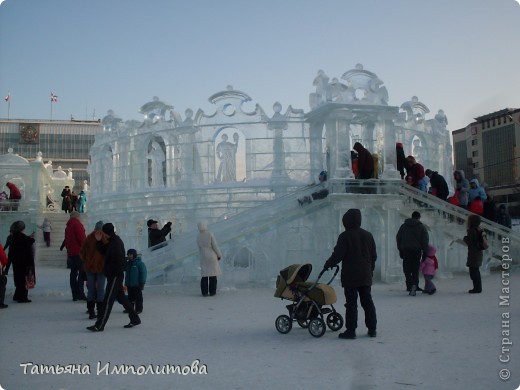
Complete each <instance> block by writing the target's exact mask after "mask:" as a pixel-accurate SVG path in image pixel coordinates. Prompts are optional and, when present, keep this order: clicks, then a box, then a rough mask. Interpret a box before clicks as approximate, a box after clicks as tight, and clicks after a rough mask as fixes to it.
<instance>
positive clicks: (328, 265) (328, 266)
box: [323, 260, 333, 270]
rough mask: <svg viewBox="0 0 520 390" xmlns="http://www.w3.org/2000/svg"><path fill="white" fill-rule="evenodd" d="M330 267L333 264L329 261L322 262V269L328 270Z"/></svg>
mask: <svg viewBox="0 0 520 390" xmlns="http://www.w3.org/2000/svg"><path fill="white" fill-rule="evenodd" d="M332 267H333V266H332V265H331V264H330V263H329V261H328V260H327V261H326V262H325V264H323V269H324V270H329V269H331V268H332Z"/></svg>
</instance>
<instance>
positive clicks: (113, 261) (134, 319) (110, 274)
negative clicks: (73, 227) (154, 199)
mask: <svg viewBox="0 0 520 390" xmlns="http://www.w3.org/2000/svg"><path fill="white" fill-rule="evenodd" d="M102 233H105V234H106V235H107V236H108V243H106V244H105V243H104V242H103V241H102V238H103V234H102ZM94 236H95V237H96V241H97V243H96V247H97V249H98V250H99V252H100V253H101V254H103V256H104V261H105V264H104V271H103V272H104V274H105V276H106V278H107V285H106V289H105V297H104V299H103V305H102V310H101V313H98V317H97V321H96V323H95V324H94V325H92V326H88V327H87V329H88V330H90V331H92V332H102V331H103V330H105V325H106V324H107V321H108V319H109V317H110V313H111V312H112V307H113V306H114V301H116V300H117V302H119V303H120V304H121V305H123V307H124V308H125V310H126V311H128V317H129V318H130V323H128V324H127V325H125V326H124V328H133V327H134V326H137V325H139V324H140V323H141V319H140V318H139V315H138V314H137V313H136V311H135V309H134V307H133V306H132V304H131V303H130V301H129V300H128V298H127V297H126V295H125V293H124V289H123V280H124V268H125V245H124V244H123V241H122V240H121V238H120V237H119V236H118V235H116V233H115V228H114V225H113V224H111V223H105V224H104V225H103V227H102V231H96V232H95V233H94Z"/></svg>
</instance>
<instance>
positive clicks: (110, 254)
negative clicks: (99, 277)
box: [96, 234, 126, 278]
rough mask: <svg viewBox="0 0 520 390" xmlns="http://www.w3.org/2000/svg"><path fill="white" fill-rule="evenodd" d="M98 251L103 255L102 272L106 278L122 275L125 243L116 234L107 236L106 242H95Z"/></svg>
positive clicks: (124, 261)
mask: <svg viewBox="0 0 520 390" xmlns="http://www.w3.org/2000/svg"><path fill="white" fill-rule="evenodd" d="M96 247H97V249H98V251H99V252H100V253H101V254H102V255H103V256H104V257H105V265H104V268H103V273H104V274H105V276H106V277H107V278H109V277H117V276H123V275H124V270H125V263H126V256H125V253H126V252H125V244H124V243H123V241H122V240H121V238H119V236H117V235H115V234H114V235H113V236H111V237H110V238H109V240H108V244H103V242H102V241H98V242H96Z"/></svg>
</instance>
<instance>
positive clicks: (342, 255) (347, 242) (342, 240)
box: [325, 209, 377, 288]
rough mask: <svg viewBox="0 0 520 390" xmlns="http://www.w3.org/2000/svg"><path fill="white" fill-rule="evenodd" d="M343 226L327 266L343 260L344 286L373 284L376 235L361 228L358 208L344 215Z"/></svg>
mask: <svg viewBox="0 0 520 390" xmlns="http://www.w3.org/2000/svg"><path fill="white" fill-rule="evenodd" d="M343 226H345V231H344V232H343V233H341V234H340V235H339V237H338V241H337V243H336V246H335V247H334V251H333V252H332V255H331V256H330V257H329V259H328V260H327V261H326V262H325V268H331V267H333V266H335V265H337V264H339V263H340V262H341V284H342V286H343V287H346V288H356V287H362V286H371V285H372V275H373V272H374V267H375V263H376V259H377V252H376V244H375V242H374V237H373V236H372V234H371V233H370V232H368V231H366V230H364V229H362V228H361V212H360V211H359V210H358V209H350V210H348V211H347V212H346V213H345V215H343Z"/></svg>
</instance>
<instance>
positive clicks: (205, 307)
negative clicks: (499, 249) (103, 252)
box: [0, 268, 520, 390]
mask: <svg viewBox="0 0 520 390" xmlns="http://www.w3.org/2000/svg"><path fill="white" fill-rule="evenodd" d="M37 272H38V280H37V283H38V284H37V288H36V289H34V290H33V291H31V292H30V298H31V299H32V303H29V304H19V303H14V302H12V301H11V298H10V297H11V295H12V278H11V276H10V277H9V282H8V297H9V298H8V299H6V303H8V304H9V308H7V309H5V310H0V318H1V320H0V326H1V331H0V332H1V333H0V354H1V355H0V385H1V387H2V388H3V389H5V390H24V389H38V390H46V389H67V390H76V389H81V390H84V389H117V390H119V389H141V388H147V389H232V390H239V389H288V388H297V389H316V388H323V389H335V388H337V389H354V390H368V389H385V390H386V389H388V390H392V389H435V390H440V389H442V390H444V389H486V390H489V389H511V390H513V389H517V388H518V387H519V385H520V310H519V309H520V300H519V298H520V293H519V291H520V274H518V272H517V273H516V275H513V276H506V277H502V275H500V274H499V273H493V274H491V275H488V276H485V277H484V278H483V286H484V292H483V293H482V294H480V295H470V294H468V293H467V290H468V289H469V288H470V287H471V282H470V280H469V276H468V275H467V274H460V275H455V276H454V277H453V278H450V279H440V280H436V281H435V283H436V285H437V289H438V292H437V294H435V295H433V296H428V295H423V294H418V296H416V297H409V296H408V295H407V293H406V292H404V291H403V286H402V285H401V284H399V285H388V284H381V283H379V284H376V285H374V287H373V295H374V301H375V304H376V308H377V314H378V321H379V326H378V336H377V338H369V337H367V336H366V329H365V327H364V326H363V314H362V310H361V311H360V319H361V321H360V326H359V327H358V332H357V333H358V338H357V339H356V340H340V339H338V338H337V333H335V332H332V331H330V330H327V332H326V333H325V335H324V336H323V337H321V338H314V337H312V336H311V335H310V334H309V332H308V331H307V330H306V329H302V328H300V327H299V326H298V325H297V324H294V327H293V329H292V330H291V332H289V333H288V334H285V335H283V334H280V333H278V332H277V331H276V329H275V326H274V321H275V319H276V317H277V316H278V315H280V314H285V312H286V309H285V304H286V302H287V301H281V300H279V299H277V298H274V297H273V293H274V285H273V286H272V287H252V286H237V287H235V288H225V289H224V288H223V289H221V290H220V291H219V293H218V294H217V296H215V297H207V298H203V297H201V296H200V295H199V291H198V286H197V284H196V283H192V284H187V285H182V286H179V285H177V286H151V285H149V286H147V287H146V288H145V291H144V295H145V303H144V306H145V307H144V312H143V313H142V315H141V319H142V321H143V322H142V324H141V325H140V326H138V327H135V328H132V329H124V328H123V325H125V324H127V323H128V317H127V315H126V314H123V313H122V307H121V306H120V305H118V304H117V303H116V304H115V305H114V311H113V312H112V316H111V318H110V320H109V322H108V324H107V326H106V328H105V331H104V332H102V333H92V332H89V331H87V330H86V329H85V327H86V326H88V325H91V324H92V323H93V321H89V320H88V319H87V315H86V314H85V304H84V303H80V302H73V301H72V300H71V297H70V293H69V291H68V270H66V269H55V268H40V269H39V270H37ZM506 283H509V284H510V292H509V295H510V306H500V302H501V299H500V295H507V294H502V293H501V288H502V285H503V284H506ZM336 292H337V294H338V297H339V301H338V304H337V308H338V309H339V311H340V312H341V313H343V306H342V305H343V303H344V298H343V293H342V291H341V289H340V288H338V287H337V286H336ZM507 316H509V318H507V319H504V321H508V322H503V317H507ZM502 332H505V333H504V334H508V336H503V334H502ZM509 341H511V342H513V345H512V346H511V345H509V344H507V343H508V342H509ZM503 347H504V348H506V349H508V350H507V351H502V348H503ZM500 356H502V360H509V361H508V362H500V360H499V359H500ZM197 361H198V362H199V363H197ZM29 363H30V364H29ZM67 365H75V368H76V369H77V370H78V371H80V372H83V374H78V373H77V372H76V373H75V374H69V373H61V374H57V373H55V374H52V373H49V372H47V373H46V372H45V370H47V371H50V370H52V369H53V368H54V369H55V370H57V371H60V370H61V371H63V370H64V369H65V367H66V366H67ZM169 365H172V366H173V365H174V366H180V367H179V368H181V369H184V373H185V374H187V373H188V372H189V374H187V375H182V374H179V373H177V372H176V373H170V374H154V373H152V372H151V371H150V367H153V368H154V369H156V368H157V367H159V368H165V366H169ZM98 366H99V370H100V371H99V372H98ZM132 366H133V368H135V370H136V373H131V371H130V372H129V373H127V374H122V373H117V372H114V371H113V369H114V368H121V367H122V368H127V369H131V367H132ZM192 367H193V369H194V370H193V371H197V373H196V374H195V373H194V374H192V370H191V368H192ZM146 369H148V371H147V372H145V373H144V374H143V375H138V373H143V371H146ZM501 370H509V371H510V373H511V378H510V379H509V380H507V381H504V380H501V379H500V378H499V373H500V372H502V374H503V375H506V374H507V371H501ZM201 371H202V372H204V371H206V373H205V374H204V373H199V372H201Z"/></svg>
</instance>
